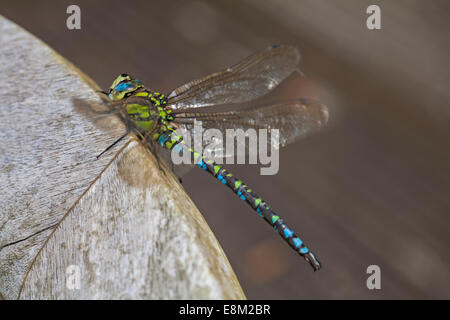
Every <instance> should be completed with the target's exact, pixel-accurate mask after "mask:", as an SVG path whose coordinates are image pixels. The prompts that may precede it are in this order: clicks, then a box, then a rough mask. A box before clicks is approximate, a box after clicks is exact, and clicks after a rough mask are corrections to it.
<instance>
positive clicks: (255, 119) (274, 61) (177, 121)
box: [99, 45, 328, 271]
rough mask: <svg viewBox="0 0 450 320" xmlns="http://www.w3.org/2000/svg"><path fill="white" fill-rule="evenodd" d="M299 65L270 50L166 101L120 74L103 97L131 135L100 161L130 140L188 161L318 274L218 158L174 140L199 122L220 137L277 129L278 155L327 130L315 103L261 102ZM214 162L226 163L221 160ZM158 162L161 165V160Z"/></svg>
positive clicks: (290, 55) (286, 52)
mask: <svg viewBox="0 0 450 320" xmlns="http://www.w3.org/2000/svg"><path fill="white" fill-rule="evenodd" d="M299 60H300V55H299V52H298V50H297V48H296V47H294V46H290V45H273V46H270V47H268V48H266V49H264V50H262V51H260V52H258V53H256V54H253V55H251V56H249V57H247V58H246V59H244V60H242V61H241V62H239V63H237V64H236V65H234V66H232V67H230V68H227V69H226V70H224V71H221V72H217V73H214V74H211V75H208V76H206V77H203V78H201V79H198V80H194V81H191V82H188V83H186V84H184V85H182V86H180V87H178V88H177V89H175V90H173V91H172V92H170V93H169V94H168V95H165V94H163V93H160V92H156V91H152V90H150V89H148V88H147V87H145V86H144V84H143V82H141V81H140V80H138V79H136V78H134V77H132V76H130V75H128V74H125V73H124V74H121V75H119V76H118V77H117V78H116V79H115V80H114V82H113V83H112V85H111V86H110V88H109V90H108V91H101V92H102V93H103V94H105V95H107V97H108V99H107V100H108V103H109V104H110V107H111V108H112V110H115V111H117V112H118V113H119V114H121V115H122V118H123V119H125V120H126V123H127V128H128V129H127V132H126V133H125V134H124V135H122V136H121V137H120V138H119V139H117V140H116V141H115V142H114V143H112V144H111V145H110V146H109V147H108V148H106V149H105V150H104V151H103V152H102V153H101V154H99V156H101V155H102V154H103V153H104V152H106V151H107V150H109V149H111V148H112V147H113V146H114V145H115V144H116V143H118V142H119V141H120V140H122V139H123V138H124V137H126V136H127V135H128V134H129V133H130V132H134V133H137V135H138V136H140V137H141V140H142V141H145V142H149V145H150V147H151V148H150V149H151V151H152V152H155V155H157V154H158V152H159V151H158V150H157V149H156V148H155V145H156V146H157V147H158V148H160V149H164V150H166V151H171V152H173V151H175V152H178V153H179V154H183V153H184V152H188V153H190V155H191V156H192V158H193V159H194V162H193V163H194V165H195V166H198V167H199V168H201V169H202V170H203V171H205V172H208V173H209V174H211V175H212V176H214V177H215V178H216V179H217V180H219V181H220V182H222V183H223V184H224V185H226V186H227V187H228V188H230V189H231V190H232V191H233V192H234V193H235V194H236V195H237V196H238V197H239V198H240V199H242V200H244V201H245V202H246V203H247V204H249V205H250V207H251V208H252V209H253V210H254V211H256V213H257V214H258V215H259V216H260V217H261V218H263V219H264V220H265V221H266V222H267V223H268V224H269V225H270V226H272V228H273V229H274V230H275V231H277V232H278V234H279V235H280V236H281V237H282V238H283V239H284V240H285V241H286V242H287V243H288V244H289V246H290V247H291V248H292V249H294V250H295V251H296V252H297V253H298V254H299V255H300V256H301V257H303V258H304V259H305V260H306V261H307V262H308V263H309V264H310V265H311V266H312V267H313V269H314V271H317V270H319V269H320V268H321V263H320V262H319V260H318V258H317V257H316V255H315V254H314V253H313V252H312V251H311V250H310V249H309V248H308V247H307V246H306V245H305V243H304V242H303V241H302V240H301V239H300V237H299V236H297V235H296V234H295V232H294V231H293V229H291V228H290V227H289V226H288V225H287V224H286V223H285V222H284V220H283V219H281V218H280V217H279V215H278V214H277V213H276V212H275V211H274V210H273V209H272V208H271V207H270V206H269V205H268V204H267V203H266V202H265V201H264V200H263V199H262V198H261V197H260V196H259V195H257V194H256V193H255V192H254V191H253V190H252V189H251V188H250V187H249V186H247V185H246V184H245V183H244V182H243V181H242V180H240V179H239V178H237V177H235V176H234V175H233V174H232V173H230V172H229V171H228V170H226V169H225V168H224V167H223V166H222V165H220V164H218V163H217V162H218V161H217V159H216V158H214V159H213V158H211V157H207V156H205V155H204V154H202V153H201V152H197V151H196V150H195V149H194V148H192V147H191V146H189V145H188V144H187V143H186V142H185V139H183V136H182V135H181V134H179V132H180V131H181V130H184V131H185V132H190V133H192V134H194V132H193V130H194V123H195V121H202V126H203V127H204V128H216V129H219V130H220V131H222V132H225V130H226V129H243V130H247V129H249V128H253V129H254V128H258V129H261V128H266V129H272V128H277V129H278V130H279V133H278V134H279V141H277V142H276V144H277V145H274V144H275V142H274V141H272V140H267V143H268V145H269V146H271V147H276V148H278V147H279V146H285V145H287V144H290V143H292V142H294V141H296V140H298V139H299V138H302V137H304V136H306V135H308V134H309V133H311V132H314V131H316V130H317V129H319V128H321V127H322V126H323V125H324V124H325V123H326V122H327V119H328V111H327V108H326V106H325V105H323V104H321V103H320V102H318V101H316V100H310V99H300V98H296V99H276V100H274V101H269V100H268V99H265V98H264V97H265V96H266V95H267V94H268V93H269V92H271V91H273V90H274V89H275V88H276V87H277V86H278V85H279V84H280V83H281V82H283V81H284V80H285V79H286V78H288V77H289V76H290V75H291V74H292V73H294V72H296V71H299V70H298V63H299ZM207 142H208V141H206V142H204V143H207ZM216 151H217V150H216ZM219 151H222V150H219ZM246 152H248V149H247V150H246ZM217 154H219V155H220V154H222V156H223V157H226V156H227V155H226V153H220V152H217ZM157 159H158V164H159V157H158V158H157Z"/></svg>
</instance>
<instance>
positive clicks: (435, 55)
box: [0, 0, 450, 299]
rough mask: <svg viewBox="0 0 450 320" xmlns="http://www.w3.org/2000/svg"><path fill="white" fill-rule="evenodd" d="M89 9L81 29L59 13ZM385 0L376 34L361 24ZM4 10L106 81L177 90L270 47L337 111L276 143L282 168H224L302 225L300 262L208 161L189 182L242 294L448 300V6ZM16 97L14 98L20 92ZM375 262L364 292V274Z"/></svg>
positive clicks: (359, 1) (115, 4) (347, 1)
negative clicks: (285, 48)
mask: <svg viewBox="0 0 450 320" xmlns="http://www.w3.org/2000/svg"><path fill="white" fill-rule="evenodd" d="M70 4H78V5H79V6H80V7H81V30H74V31H70V30H67V28H66V18H67V16H68V15H67V14H66V8H67V6H68V5H70ZM370 4H378V5H379V6H380V7H381V23H382V29H381V30H378V31H370V30H368V29H367V28H366V18H367V14H366V8H367V6H368V5H370ZM0 14H2V15H4V16H6V17H7V18H9V19H11V20H13V21H14V22H16V23H18V24H19V25H21V26H22V27H24V28H26V29H27V30H28V31H30V32H31V33H33V34H34V35H36V36H37V37H39V38H40V39H42V40H43V41H45V42H46V43H47V44H49V45H50V46H51V47H53V48H54V49H55V50H57V51H58V52H59V53H60V54H62V55H63V56H65V57H66V58H68V59H69V60H70V61H72V62H73V63H74V64H75V65H76V66H78V67H79V68H81V69H82V70H83V71H84V72H85V73H87V74H88V75H89V76H90V77H92V78H93V79H94V80H95V81H96V82H97V83H98V84H99V85H100V86H101V87H103V88H107V87H108V86H109V85H110V83H111V82H112V80H113V79H114V78H115V76H116V75H117V74H119V73H123V72H128V73H131V74H133V75H136V76H137V77H138V78H139V79H141V80H143V81H144V82H145V83H146V84H147V85H148V86H149V87H150V88H153V89H155V90H158V91H163V92H168V91H170V90H171V89H173V88H175V87H177V86H179V85H181V84H183V83H184V82H187V81H189V80H192V79H195V78H198V77H201V76H203V75H206V74H208V73H211V72H216V71H219V70H221V69H223V68H225V67H227V66H229V65H232V64H234V63H236V62H238V61H239V60H240V59H242V58H244V57H246V56H247V55H249V54H251V53H253V52H255V51H258V50H261V49H262V48H265V47H267V46H269V45H271V44H275V43H289V44H294V45H297V46H298V48H299V49H300V51H301V53H302V61H301V64H300V68H301V70H302V71H303V72H304V73H305V75H307V77H308V78H309V79H310V80H311V81H312V82H314V84H315V85H314V87H315V88H317V90H318V92H317V95H318V96H319V97H320V99H321V100H322V101H323V102H324V103H325V104H327V105H328V106H329V109H330V122H329V125H328V126H327V129H326V130H324V131H322V132H320V133H319V134H316V135H314V136H312V137H310V138H308V139H305V140H303V141H300V142H298V143H296V144H294V145H290V146H288V147H286V148H285V149H283V150H282V152H281V153H280V172H279V173H278V175H276V176H260V175H259V169H258V168H257V167H256V166H231V168H230V171H232V172H234V173H235V174H236V175H237V176H239V177H241V178H242V179H243V180H244V181H246V182H247V184H249V185H250V186H253V187H254V189H255V190H256V191H257V192H258V193H259V194H261V195H262V196H263V198H265V199H266V200H267V202H268V203H269V204H271V205H272V207H274V208H275V209H276V211H277V212H279V213H280V215H281V216H282V217H283V218H284V219H285V220H286V221H287V222H288V224H289V225H291V226H293V227H294V229H295V230H296V231H297V233H298V234H299V235H300V236H301V237H302V238H303V239H304V240H305V241H306V242H307V244H308V245H309V246H310V247H311V248H312V249H313V251H314V252H316V253H317V255H318V256H319V258H320V260H321V261H322V263H323V269H322V270H321V271H319V272H316V273H313V272H312V269H311V268H310V266H309V265H307V263H305V262H304V261H303V259H301V258H299V257H298V256H297V255H295V254H294V253H293V252H292V251H291V249H290V248H289V247H288V246H287V245H286V244H285V243H284V242H283V241H281V240H280V239H279V236H277V235H276V234H275V233H274V232H273V231H271V230H270V228H268V226H267V225H266V224H265V223H264V222H262V221H261V220H260V219H259V218H258V217H257V215H256V214H255V213H254V212H252V210H251V209H250V208H248V206H247V205H246V204H245V203H244V202H243V201H240V200H239V199H238V198H236V196H235V195H233V194H232V192H230V191H229V190H227V189H226V188H224V187H223V186H221V185H220V184H218V183H217V182H216V181H215V180H214V179H211V177H210V176H209V175H207V174H205V173H203V172H201V171H200V170H193V171H191V172H190V173H189V174H188V175H186V176H185V177H184V179H183V185H184V187H185V188H186V190H187V192H188V194H189V195H190V196H191V197H192V199H193V200H194V202H195V203H196V204H197V206H198V207H199V209H200V211H201V212H202V213H203V214H204V216H205V218H206V220H207V221H208V223H209V225H210V226H211V228H212V230H213V231H214V233H215V234H216V236H217V238H218V240H219V241H220V243H221V245H222V247H223V249H224V251H225V253H226V254H227V256H228V258H229V260H230V262H231V264H232V266H233V268H234V270H235V272H236V274H237V276H238V279H239V280H240V282H241V285H242V287H243V289H244V292H245V293H246V295H247V297H248V298H255V299H257V298H262V299H305V298H358V299H360V298H361V299H366V298H368V299H371V298H406V299H410V298H447V299H448V298H450V289H449V288H450V263H449V262H450V261H449V260H450V250H449V248H448V245H449V243H450V234H449V231H450V226H449V223H450V217H449V213H450V196H449V195H450V165H449V163H450V161H449V160H450V149H449V146H450V144H449V138H450V128H449V126H448V123H449V119H450V108H449V101H450V91H449V90H448V88H449V84H450V72H449V63H448V61H447V60H448V52H449V50H448V49H449V41H448V32H449V31H450V28H449V27H450V2H449V1H446V0H442V1H439V0H433V1H422V0H395V1H394V0H391V1H366V0H341V1H335V0H327V1H325V0H321V1H313V0H305V1H295V0H284V1H275V0H271V1H257V0H245V1H239V2H238V1H225V0H224V1H187V0H186V1H77V2H76V3H73V2H72V1H19V0H14V1H2V2H1V3H0ZM12 94H13V93H12ZM372 264H376V265H379V266H380V268H381V286H382V289H381V290H372V291H371V290H368V289H367V287H366V279H367V277H368V275H367V274H366V268H367V267H368V266H369V265H372Z"/></svg>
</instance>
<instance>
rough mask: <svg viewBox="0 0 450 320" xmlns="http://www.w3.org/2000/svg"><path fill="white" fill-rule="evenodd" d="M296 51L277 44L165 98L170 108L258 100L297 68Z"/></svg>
mask: <svg viewBox="0 0 450 320" xmlns="http://www.w3.org/2000/svg"><path fill="white" fill-rule="evenodd" d="M299 60H300V54H299V52H298V50H297V48H295V47H293V46H288V45H277V46H271V47H269V48H266V49H265V50H263V51H261V52H259V53H257V54H254V55H252V56H250V57H248V58H246V59H245V60H243V61H241V62H239V63H238V64H237V65H235V66H233V67H231V68H228V69H227V70H224V71H222V72H218V73H214V74H212V75H209V76H206V77H204V78H202V79H198V80H194V81H191V82H189V83H187V84H185V85H183V86H181V87H179V88H177V89H175V90H174V91H172V92H171V93H170V94H169V96H168V99H169V105H170V107H171V108H173V109H180V108H199V107H205V106H211V105H215V104H227V103H240V102H246V101H250V100H253V99H256V98H258V97H261V96H263V95H265V94H266V93H268V92H269V91H271V90H272V89H273V88H275V87H276V86H278V84H280V83H281V82H282V81H283V80H284V79H286V78H287V77H288V76H289V75H290V74H291V73H292V72H294V71H295V70H296V69H297V65H298V62H299Z"/></svg>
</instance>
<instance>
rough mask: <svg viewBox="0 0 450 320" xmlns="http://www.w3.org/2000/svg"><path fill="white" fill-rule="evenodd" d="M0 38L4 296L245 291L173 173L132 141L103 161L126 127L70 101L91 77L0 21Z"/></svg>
mask: <svg viewBox="0 0 450 320" xmlns="http://www.w3.org/2000/svg"><path fill="white" fill-rule="evenodd" d="M0 34H1V39H0V43H1V46H0V75H1V76H0V77H1V79H0V81H1V83H2V85H1V86H0V97H1V102H0V293H1V295H2V296H3V297H4V298H6V299H15V298H17V297H19V292H20V298H25V299H52V298H57V299H80V298H83V299H102V298H117V299H122V298H135V299H141V298H144V299H145V298H153V299H162V298H175V299H176V298H191V299H198V298H205V299H212V298H214V299H223V298H230V299H243V298H245V296H244V294H243V292H242V290H241V288H240V285H239V283H238V281H237V279H236V276H235V274H234V272H233V270H232V269H231V267H230V265H229V263H228V260H227V258H226V257H225V255H224V253H223V251H222V249H221V248H220V245H219V244H218V243H217V240H216V239H215V237H214V235H213V234H212V232H211V230H210V229H209V227H208V226H207V224H206V222H205V221H204V219H203V217H202V215H201V214H200V212H199V211H198V210H197V208H196V207H195V205H194V204H193V203H192V201H191V200H190V199H189V198H188V197H187V195H186V194H185V192H184V190H183V188H182V187H181V186H180V184H179V183H178V181H177V179H176V178H175V177H174V176H173V175H172V174H171V173H170V171H168V170H165V169H164V172H163V171H161V170H159V169H158V167H157V166H156V162H155V159H154V157H153V156H152V155H151V154H150V153H149V152H148V151H147V150H146V149H145V148H144V147H142V146H141V145H140V144H139V143H138V142H136V141H135V140H134V139H133V138H132V137H130V138H128V140H127V139H125V140H126V141H124V142H123V143H121V144H119V145H118V146H116V147H115V148H114V149H113V150H112V151H111V152H108V153H106V154H105V155H104V156H103V157H102V158H100V159H99V160H96V155H97V154H98V153H99V152H100V151H102V150H103V149H104V148H105V147H107V146H108V145H109V144H110V143H111V142H113V141H114V140H115V139H116V138H117V137H119V136H120V135H121V134H122V133H123V132H124V130H125V128H124V126H123V124H122V123H121V122H120V120H119V119H118V118H116V117H115V116H107V117H101V118H100V117H98V116H95V117H94V114H93V113H90V112H88V111H87V108H86V106H84V105H82V104H79V103H78V104H77V103H74V100H73V99H74V98H76V99H81V100H83V101H90V102H100V100H99V98H98V97H97V95H96V94H95V92H94V90H93V89H92V88H95V84H93V83H92V82H91V81H90V80H89V79H88V78H87V77H86V76H84V75H82V74H81V73H80V72H79V71H78V70H77V69H76V68H75V67H73V66H72V65H71V64H69V63H67V62H66V61H64V59H62V58H61V57H59V56H58V55H57V54H56V53H55V52H54V51H52V50H51V49H50V48H48V47H47V46H46V45H45V44H44V43H42V42H41V41H39V40H37V39H36V38H34V37H33V36H32V35H30V34H29V33H27V32H25V31H24V30H22V29H21V28H19V27H18V26H16V25H15V24H13V23H11V22H10V21H8V20H6V19H5V18H3V17H1V16H0ZM119 150H121V151H120V152H119V153H117V152H118V151H119ZM69 266H76V267H75V268H77V267H79V270H80V282H79V284H80V287H79V289H74V290H71V289H70V288H68V287H67V286H66V282H67V281H68V278H69V276H70V275H73V273H70V272H69V273H67V267H69ZM69 270H70V269H69Z"/></svg>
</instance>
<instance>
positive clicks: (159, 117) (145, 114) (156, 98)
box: [126, 89, 173, 133]
mask: <svg viewBox="0 0 450 320" xmlns="http://www.w3.org/2000/svg"><path fill="white" fill-rule="evenodd" d="M131 97H140V98H144V99H146V100H148V101H149V102H150V103H149V104H138V103H129V104H127V105H126V109H127V113H128V116H129V118H130V120H131V121H133V122H134V123H135V125H136V126H137V127H138V128H139V129H141V130H143V131H144V132H145V131H150V130H154V129H155V127H156V126H159V127H160V128H159V129H160V130H157V131H161V130H162V131H165V130H167V129H164V128H166V124H168V122H170V121H172V120H173V116H172V115H171V113H172V110H171V109H169V108H166V106H167V98H166V97H165V95H164V94H162V93H159V92H151V91H148V90H146V89H143V90H140V91H138V92H136V93H135V94H133V95H132V96H131ZM160 133H162V132H160Z"/></svg>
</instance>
